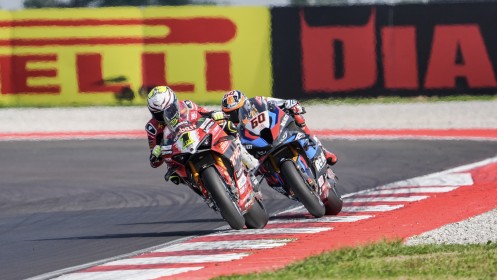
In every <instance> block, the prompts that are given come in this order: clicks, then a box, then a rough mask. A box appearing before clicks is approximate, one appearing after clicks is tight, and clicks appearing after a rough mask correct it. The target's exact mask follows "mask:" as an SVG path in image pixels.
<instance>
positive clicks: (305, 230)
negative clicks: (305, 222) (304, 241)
mask: <svg viewBox="0 0 497 280" xmlns="http://www.w3.org/2000/svg"><path fill="white" fill-rule="evenodd" d="M331 229H332V228H331V227H311V228H263V229H246V230H236V231H235V230H233V231H231V230H230V231H224V232H218V233H213V234H209V235H208V236H227V235H245V234H249V235H251V234H300V233H318V232H322V231H328V230H331Z"/></svg>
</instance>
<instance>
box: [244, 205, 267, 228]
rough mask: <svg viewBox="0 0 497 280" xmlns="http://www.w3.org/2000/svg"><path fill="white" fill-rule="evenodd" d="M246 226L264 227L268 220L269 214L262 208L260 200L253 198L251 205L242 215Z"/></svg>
mask: <svg viewBox="0 0 497 280" xmlns="http://www.w3.org/2000/svg"><path fill="white" fill-rule="evenodd" d="M244 217H245V225H246V226H247V228H257V229H259V228H264V227H265V226H266V224H267V222H268V221H269V215H268V214H267V212H266V209H264V206H263V205H262V202H260V201H259V200H257V199H256V200H255V202H254V204H252V207H250V209H249V210H248V212H247V213H245V215H244Z"/></svg>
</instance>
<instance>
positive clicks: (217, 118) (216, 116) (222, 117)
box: [211, 111, 225, 121]
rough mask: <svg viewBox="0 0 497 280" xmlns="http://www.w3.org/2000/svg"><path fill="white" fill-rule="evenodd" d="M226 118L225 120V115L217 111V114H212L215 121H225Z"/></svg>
mask: <svg viewBox="0 0 497 280" xmlns="http://www.w3.org/2000/svg"><path fill="white" fill-rule="evenodd" d="M224 118H225V117H224V113H223V112H221V111H216V112H212V113H211V119H213V120H215V121H220V120H224Z"/></svg>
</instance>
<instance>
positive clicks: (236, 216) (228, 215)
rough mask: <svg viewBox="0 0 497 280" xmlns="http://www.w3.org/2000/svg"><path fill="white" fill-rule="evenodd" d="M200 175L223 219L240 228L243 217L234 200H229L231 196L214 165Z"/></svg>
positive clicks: (242, 224) (234, 227) (243, 220)
mask: <svg viewBox="0 0 497 280" xmlns="http://www.w3.org/2000/svg"><path fill="white" fill-rule="evenodd" d="M200 176H201V178H202V182H203V183H204V186H205V188H206V189H207V190H208V191H209V193H210V194H211V196H212V198H213V199H214V201H215V202H216V205H217V207H218V208H219V211H221V216H223V218H224V220H226V222H228V224H229V225H230V226H231V228H233V229H242V228H243V226H244V225H245V219H244V218H243V215H242V213H241V212H240V209H239V208H238V205H237V204H236V201H233V200H231V197H230V196H229V195H228V192H227V191H226V188H225V187H224V184H223V182H222V180H221V178H219V174H218V173H217V172H216V170H215V169H214V167H212V166H211V167H208V168H206V169H205V170H204V171H202V173H201V174H200Z"/></svg>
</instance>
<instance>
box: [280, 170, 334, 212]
mask: <svg viewBox="0 0 497 280" xmlns="http://www.w3.org/2000/svg"><path fill="white" fill-rule="evenodd" d="M280 169H281V175H282V176H283V180H284V181H285V184H286V185H287V186H289V187H290V189H291V190H292V191H293V192H294V193H295V195H296V196H297V198H298V199H299V201H300V202H301V203H302V204H303V205H304V207H305V208H306V209H307V211H309V213H311V215H313V216H314V217H316V218H320V217H322V216H324V213H325V208H324V204H323V202H322V201H321V199H320V198H319V197H318V196H317V195H316V194H315V193H314V192H313V191H311V190H310V189H309V188H308V187H307V185H306V183H305V182H304V179H302V176H300V174H299V172H298V170H297V168H296V167H295V164H294V163H293V162H292V161H290V160H287V161H285V162H283V163H282V164H281V167H280Z"/></svg>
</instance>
